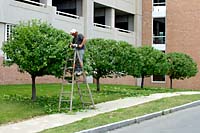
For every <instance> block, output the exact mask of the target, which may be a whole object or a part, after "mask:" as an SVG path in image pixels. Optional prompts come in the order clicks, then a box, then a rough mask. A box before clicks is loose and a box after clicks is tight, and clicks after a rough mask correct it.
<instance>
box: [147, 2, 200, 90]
mask: <svg viewBox="0 0 200 133" xmlns="http://www.w3.org/2000/svg"><path fill="white" fill-rule="evenodd" d="M151 2H152V0H143V45H144V44H150V43H151V35H152V27H151V26H152V14H151V13H152V3H151ZM199 24H200V4H199V0H190V1H186V0H184V1H183V0H173V1H172V0H167V16H166V43H167V44H166V52H167V53H169V52H182V53H186V54H188V55H190V56H191V57H192V58H193V59H194V60H195V61H196V62H197V63H198V68H199V67H200V66H199V65H200V44H199V42H200V37H199V35H200V25H199ZM145 84H146V85H148V86H163V87H169V78H168V77H167V80H166V83H165V84H153V83H152V82H151V79H150V78H147V79H146V80H145ZM173 87H174V88H191V89H200V73H198V74H197V76H195V77H193V78H190V79H185V80H174V84H173Z"/></svg>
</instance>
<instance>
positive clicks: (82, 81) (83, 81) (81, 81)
mask: <svg viewBox="0 0 200 133" xmlns="http://www.w3.org/2000/svg"><path fill="white" fill-rule="evenodd" d="M76 82H77V83H86V81H85V80H76Z"/></svg>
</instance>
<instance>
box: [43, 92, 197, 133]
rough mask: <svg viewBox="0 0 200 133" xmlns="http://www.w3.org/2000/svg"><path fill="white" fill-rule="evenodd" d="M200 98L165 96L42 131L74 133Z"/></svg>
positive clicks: (48, 132) (44, 132)
mask: <svg viewBox="0 0 200 133" xmlns="http://www.w3.org/2000/svg"><path fill="white" fill-rule="evenodd" d="M196 100H200V95H185V96H176V97H170V98H163V99H160V100H156V101H152V102H149V103H145V104H141V105H137V106H133V107H129V108H125V109H119V110H116V111H113V112H108V113H105V114H100V115H97V116H94V117H90V118H84V119H82V120H80V121H77V122H74V123H71V124H68V125H65V126H61V127H57V128H53V129H48V130H45V131H43V132H42V133H74V132H78V131H81V130H86V129H90V128H94V127H98V126H102V125H106V124H110V123H113V122H118V121H122V120H126V119H131V118H135V117H138V116H142V115H145V114H150V113H154V112H157V111H162V110H165V109H169V108H172V107H175V106H179V105H183V104H186V103H189V102H193V101H196Z"/></svg>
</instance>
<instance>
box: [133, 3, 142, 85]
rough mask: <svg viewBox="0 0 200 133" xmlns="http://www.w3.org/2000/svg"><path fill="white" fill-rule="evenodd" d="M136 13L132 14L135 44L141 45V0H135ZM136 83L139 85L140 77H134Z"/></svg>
mask: <svg viewBox="0 0 200 133" xmlns="http://www.w3.org/2000/svg"><path fill="white" fill-rule="evenodd" d="M135 4H136V14H135V16H134V32H135V46H136V47H140V46H142V0H136V1H135ZM136 85H137V86H140V85H141V78H136Z"/></svg>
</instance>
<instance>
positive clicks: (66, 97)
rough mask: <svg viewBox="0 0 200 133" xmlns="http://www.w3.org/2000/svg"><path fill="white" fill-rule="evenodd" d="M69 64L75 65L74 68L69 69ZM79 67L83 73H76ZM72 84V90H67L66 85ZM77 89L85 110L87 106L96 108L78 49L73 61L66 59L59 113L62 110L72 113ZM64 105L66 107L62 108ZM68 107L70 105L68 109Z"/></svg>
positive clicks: (75, 50) (75, 51)
mask: <svg viewBox="0 0 200 133" xmlns="http://www.w3.org/2000/svg"><path fill="white" fill-rule="evenodd" d="M70 62H71V63H70ZM68 63H70V64H73V65H72V67H67V65H68ZM77 67H79V69H81V70H82V71H81V72H76V71H75V70H76V69H77ZM70 82H71V90H70V91H69V90H67V89H66V83H70ZM75 85H76V86H75ZM75 87H76V88H77V92H78V94H79V96H80V100H81V103H82V106H83V108H85V107H86V106H92V108H95V105H94V100H93V97H92V92H91V90H90V87H89V84H88V82H87V79H86V73H85V71H84V68H83V64H82V61H81V59H80V54H79V51H78V50H77V48H75V49H74V57H73V59H69V58H67V59H66V63H65V67H64V71H63V77H62V85H61V91H60V96H59V107H58V110H59V111H61V109H65V110H66V109H69V111H72V106H73V97H74V92H75V91H74V89H75ZM64 103H65V107H62V106H63V104H64ZM66 103H67V104H66ZM66 105H68V107H67V106H66Z"/></svg>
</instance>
